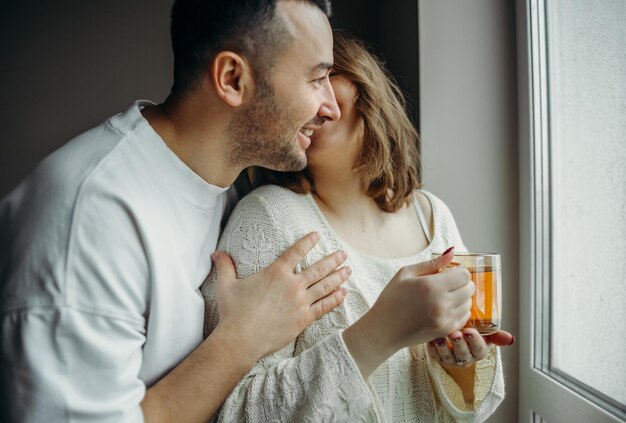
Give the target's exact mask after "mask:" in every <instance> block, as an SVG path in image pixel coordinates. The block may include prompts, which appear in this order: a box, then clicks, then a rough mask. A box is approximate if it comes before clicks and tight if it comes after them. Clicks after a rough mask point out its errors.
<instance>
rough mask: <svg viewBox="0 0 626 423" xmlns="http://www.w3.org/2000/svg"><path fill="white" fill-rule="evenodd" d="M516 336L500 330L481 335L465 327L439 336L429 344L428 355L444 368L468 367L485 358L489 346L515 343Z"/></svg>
mask: <svg viewBox="0 0 626 423" xmlns="http://www.w3.org/2000/svg"><path fill="white" fill-rule="evenodd" d="M514 342H515V337H514V336H513V335H511V334H510V333H508V332H505V331H502V330H501V331H498V332H496V333H493V334H491V335H485V336H481V335H480V333H478V331H477V330H476V329H472V328H465V329H463V330H461V331H454V332H452V333H451V334H450V335H448V336H447V337H446V338H438V339H435V340H434V341H430V342H429V343H428V345H427V350H428V355H430V358H431V359H432V360H433V361H438V362H439V363H441V365H442V366H444V368H449V367H468V366H470V365H472V364H474V363H475V362H477V361H480V360H482V359H484V358H485V357H486V356H487V353H488V352H489V347H490V346H491V345H492V344H493V345H497V346H499V347H503V346H509V345H513V343H514Z"/></svg>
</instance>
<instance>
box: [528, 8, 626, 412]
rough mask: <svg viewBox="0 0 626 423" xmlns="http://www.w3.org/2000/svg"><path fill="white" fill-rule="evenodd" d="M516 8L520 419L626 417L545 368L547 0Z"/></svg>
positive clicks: (547, 291) (547, 329)
mask: <svg viewBox="0 0 626 423" xmlns="http://www.w3.org/2000/svg"><path fill="white" fill-rule="evenodd" d="M551 1H554V0H551ZM557 1H558V0H557ZM516 8H517V10H516V13H517V35H518V41H517V47H518V77H519V87H518V88H519V90H518V92H519V129H520V132H519V135H520V138H519V140H520V145H519V148H520V149H519V153H520V162H519V165H520V335H521V336H520V341H521V342H520V373H519V383H520V389H519V421H520V422H534V421H546V422H547V423H559V422H567V423H577V422H580V423H587V422H601V423H604V422H610V423H617V422H622V421H624V420H623V419H624V417H622V416H620V411H619V410H616V409H614V408H613V409H611V407H610V406H607V405H606V404H604V403H602V401H595V400H593V396H592V395H585V394H584V393H583V394H581V393H579V392H577V391H580V390H579V389H578V388H577V387H576V384H575V383H571V382H569V381H568V380H567V379H566V378H562V377H559V376H558V375H556V374H554V373H551V372H549V371H548V365H549V358H550V357H549V352H550V349H549V347H550V315H549V310H550V308H549V306H550V291H551V287H550V279H551V275H552V270H551V268H550V265H551V256H550V251H551V246H550V242H551V239H550V237H551V233H552V228H551V222H550V219H551V216H552V213H551V209H550V199H551V196H550V194H551V193H550V189H551V184H550V166H549V163H550V162H549V154H550V150H549V146H550V143H549V141H550V138H549V137H550V128H549V120H548V104H549V103H548V90H547V87H548V85H547V83H548V79H547V78H548V73H547V62H546V58H547V55H546V48H547V44H546V37H545V34H546V31H545V7H544V0H516ZM625 383H626V382H625ZM618 416H619V417H618Z"/></svg>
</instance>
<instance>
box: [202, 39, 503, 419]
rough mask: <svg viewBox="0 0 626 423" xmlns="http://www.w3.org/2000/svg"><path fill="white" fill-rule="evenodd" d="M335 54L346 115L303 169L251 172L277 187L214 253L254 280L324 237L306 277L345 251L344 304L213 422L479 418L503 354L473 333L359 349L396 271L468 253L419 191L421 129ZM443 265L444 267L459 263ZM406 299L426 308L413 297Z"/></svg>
mask: <svg viewBox="0 0 626 423" xmlns="http://www.w3.org/2000/svg"><path fill="white" fill-rule="evenodd" d="M334 45H335V47H334V52H335V67H334V70H333V72H332V73H331V83H332V86H333V89H334V91H335V96H336V99H337V103H338V105H339V108H340V110H341V118H340V119H338V120H336V121H332V122H326V123H325V124H324V125H323V126H322V127H321V128H320V129H318V130H317V131H316V132H315V133H314V134H313V136H312V137H311V141H312V142H311V146H310V147H309V149H308V150H307V158H308V166H307V169H306V170H305V171H303V172H296V173H278V172H271V171H266V170H257V173H256V177H255V179H256V182H257V183H259V182H260V183H271V184H272V185H266V186H263V187H261V188H259V189H257V190H256V191H254V192H253V193H251V194H250V195H249V196H247V197H246V198H244V199H243V200H242V201H241V202H240V204H239V205H238V206H237V208H236V209H235V211H234V212H233V215H232V216H231V219H230V221H229V223H228V225H227V227H226V229H225V231H224V233H223V235H222V239H221V241H220V244H219V245H218V248H219V249H221V250H225V251H226V252H228V253H229V254H230V255H231V256H232V258H233V260H234V261H235V263H236V265H237V271H238V273H239V275H240V276H246V275H247V274H252V273H254V272H255V271H256V269H260V268H262V267H264V266H265V265H267V264H268V263H270V262H272V261H273V260H274V259H275V258H276V257H277V256H279V255H280V254H281V252H282V251H283V250H284V249H285V248H287V246H288V245H290V243H292V241H293V240H294V239H297V238H298V237H299V236H301V235H302V234H305V233H308V232H311V231H317V232H319V233H320V234H321V238H322V240H321V241H320V243H319V244H318V246H317V247H316V248H315V249H314V251H312V252H311V253H310V255H309V256H307V258H306V259H305V260H304V261H303V262H302V263H301V268H305V267H307V266H308V265H309V264H311V263H314V262H315V260H317V259H319V258H321V257H323V256H325V255H327V254H329V253H330V252H332V251H335V250H344V251H345V252H346V253H347V255H348V260H347V263H348V265H349V267H346V268H345V269H344V271H348V272H351V275H350V279H349V280H348V281H347V282H346V284H345V285H344V288H345V289H347V291H348V296H347V298H346V299H345V301H344V303H343V304H342V305H341V306H340V307H337V308H336V309H335V310H333V311H332V312H330V313H329V314H328V315H327V316H325V317H323V318H321V319H319V320H317V321H316V322H314V323H313V324H312V325H311V326H309V327H308V328H307V329H306V330H305V331H304V332H303V333H301V334H300V335H299V336H298V338H297V339H296V340H295V341H294V342H292V343H291V344H289V345H287V346H286V347H285V348H283V349H281V350H280V351H278V352H277V353H275V354H272V355H270V356H268V357H265V358H264V359H263V360H261V361H260V362H259V363H258V364H257V365H256V367H255V368H254V369H253V370H252V371H251V372H250V373H249V374H248V376H247V377H246V378H244V380H243V381H242V382H241V383H240V384H239V386H238V387H237V388H236V389H235V390H234V391H233V393H232V394H231V395H230V397H229V398H228V399H227V400H226V402H225V403H224V405H223V407H222V410H221V413H220V416H219V419H220V420H222V421H264V422H266V421H277V422H278V421H280V422H283V421H315V422H318V421H328V422H335V421H350V422H353V421H386V422H419V421H481V420H484V419H486V418H487V417H488V416H489V415H490V414H491V413H492V412H493V411H494V410H495V408H496V407H497V406H498V404H499V403H500V402H501V400H502V398H503V396H504V382H503V377H502V366H501V363H500V356H499V351H498V348H497V347H496V346H495V345H489V344H488V343H487V342H485V340H484V339H483V338H482V337H481V336H479V334H478V333H477V332H476V331H474V330H472V329H464V330H463V331H458V330H457V331H454V332H452V333H451V334H450V335H449V337H448V338H447V339H441V338H440V339H436V340H434V341H432V342H428V343H426V342H425V341H429V340H432V339H433V338H427V339H426V338H424V339H423V340H422V341H421V342H419V343H417V344H415V343H414V344H410V343H409V344H407V345H412V346H411V347H410V348H393V349H392V351H391V352H388V354H387V355H386V356H385V360H384V361H382V362H380V360H379V361H376V360H374V359H373V358H372V357H367V353H368V348H365V349H363V348H361V349H359V345H365V344H366V345H369V346H372V345H376V343H377V339H378V338H380V339H384V336H383V335H382V334H381V332H380V331H378V332H376V334H377V335H375V336H374V335H372V337H373V338H374V339H373V340H372V339H367V338H368V337H367V336H364V334H368V333H371V334H373V333H374V332H373V331H367V330H366V331H360V332H357V330H356V329H354V328H357V327H363V325H364V324H363V322H364V321H367V320H368V319H367V316H368V315H370V314H372V313H373V312H374V311H376V308H377V304H378V303H377V299H378V298H379V296H380V297H383V296H385V295H386V292H387V291H388V290H389V286H391V285H392V284H393V283H394V282H393V281H394V279H395V278H397V274H398V273H400V272H402V270H401V269H406V268H407V266H412V265H414V264H415V263H418V262H426V261H428V260H429V259H430V257H431V253H432V252H436V251H444V250H446V249H448V247H449V246H455V247H456V249H457V251H463V250H465V247H464V245H463V242H462V240H461V237H460V235H459V232H458V229H457V227H456V224H455V222H454V219H453V217H452V215H451V213H450V211H449V210H448V208H447V207H446V206H445V204H443V202H441V200H439V199H438V198H437V197H435V196H434V195H432V194H430V193H428V192H425V191H421V190H419V188H420V179H421V167H420V160H419V155H418V153H417V145H416V144H417V134H416V132H415V130H414V129H413V127H412V126H411V123H410V121H409V119H408V118H407V115H406V112H405V103H404V100H403V97H402V94H401V91H400V90H399V89H398V88H397V86H396V85H395V84H394V83H393V82H392V79H391V78H390V76H389V75H388V74H387V73H386V72H385V71H384V69H383V67H382V65H381V64H380V62H378V61H377V60H376V59H375V58H374V57H373V56H372V55H371V54H370V53H368V52H367V50H366V49H365V48H364V47H363V45H362V44H361V43H360V42H358V41H356V40H354V39H351V38H349V37H347V36H345V35H343V34H341V33H337V34H336V36H335V44H334ZM444 257H446V258H445V259H444V260H448V262H449V260H451V257H452V254H451V253H450V252H448V253H447V254H445V255H444ZM297 270H298V269H297ZM300 270H301V269H300ZM444 273H447V272H444ZM394 275H396V276H394ZM437 276H440V275H437ZM392 278H394V279H392ZM216 279H217V276H216V274H215V273H212V274H211V275H209V279H208V280H207V282H206V284H205V286H204V287H203V294H204V295H205V299H206V301H207V315H206V326H205V327H206V330H207V332H210V331H211V330H212V328H214V327H215V326H216V324H217V320H218V313H217V311H218V310H217V305H216V301H215V289H214V285H215V282H216ZM390 280H392V282H389V281H390ZM467 286H469V287H470V289H473V288H472V287H471V284H470V283H468V284H467ZM467 286H461V285H459V287H458V288H455V290H454V292H455V293H457V294H458V293H460V292H461V291H463V293H464V294H463V295H465V296H464V297H463V300H462V301H461V300H459V301H461V302H462V304H463V307H469V305H468V304H467V298H469V296H471V291H467ZM459 295H460V294H459ZM459 298H461V297H459ZM409 301H415V307H416V308H418V307H419V304H418V301H419V298H418V297H416V298H415V299H414V300H413V299H409ZM371 320H372V319H369V321H370V323H372V322H371ZM465 320H466V318H465ZM463 321H464V320H463ZM401 323H402V322H401V321H397V322H393V323H391V324H390V325H388V328H389V330H392V328H393V327H395V325H396V324H401ZM359 325H360V326H359ZM374 326H375V323H374ZM374 326H371V327H374ZM460 326H462V325H458V326H457V327H456V328H458V327H460ZM344 329H345V331H344ZM372 330H373V329H372ZM356 333H358V334H359V335H355V334H356ZM445 333H448V332H445ZM338 334H339V335H338ZM440 336H441V335H440ZM498 336H499V337H500V338H504V339H505V340H504V341H502V339H500V338H499V340H498V341H495V342H496V343H498V344H508V343H509V342H510V341H509V339H510V338H509V336H510V335H509V334H507V333H505V332H503V333H501V334H499V335H498ZM420 339H422V338H420ZM381 342H382V341H381Z"/></svg>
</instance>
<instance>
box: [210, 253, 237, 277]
mask: <svg viewBox="0 0 626 423" xmlns="http://www.w3.org/2000/svg"><path fill="white" fill-rule="evenodd" d="M211 258H212V259H213V262H214V263H215V271H216V272H217V281H218V283H219V282H220V281H232V280H233V279H236V278H237V274H236V273H235V264H234V263H233V260H232V259H231V258H230V256H229V255H228V254H226V253H222V252H221V251H216V252H214V253H213V254H212V255H211Z"/></svg>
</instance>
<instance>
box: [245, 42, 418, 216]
mask: <svg viewBox="0 0 626 423" xmlns="http://www.w3.org/2000/svg"><path fill="white" fill-rule="evenodd" d="M333 50H334V62H335V64H334V70H333V72H336V73H338V74H341V75H343V76H345V77H346V78H347V79H349V80H350V81H352V83H353V84H354V86H355V87H356V91H357V99H356V110H357V113H358V114H359V116H360V117H361V119H362V120H363V143H362V145H363V147H362V150H361V154H360V156H359V157H358V159H357V160H356V163H355V164H354V171H355V172H356V173H357V174H358V175H359V176H360V177H361V180H362V182H363V185H364V186H365V187H366V192H367V195H368V196H370V197H371V198H373V199H374V201H375V202H376V204H377V205H378V207H380V209H381V210H383V211H386V212H395V211H397V210H399V209H400V208H402V206H403V205H405V204H409V203H410V201H411V198H412V194H413V192H414V191H415V190H417V189H419V188H420V187H421V178H422V166H421V161H420V155H419V152H418V143H419V137H418V135H417V131H416V130H415V128H414V127H413V125H412V123H411V121H410V119H409V117H408V116H407V112H406V107H407V103H406V99H405V97H404V95H403V93H402V90H401V89H400V88H399V87H398V85H397V83H396V82H395V80H394V78H393V76H392V75H391V74H390V73H389V72H388V71H387V70H386V69H385V67H384V65H383V63H382V61H381V60H380V59H378V58H377V57H376V56H374V55H373V54H372V53H370V52H369V51H368V50H367V48H366V47H365V45H364V44H363V43H362V42H361V41H359V40H357V39H355V38H353V37H352V36H350V35H348V34H346V33H345V32H341V31H335V33H334V49H333ZM253 179H254V185H255V186H259V185H264V184H267V183H271V184H276V185H280V186H283V187H286V188H289V189H291V190H292V191H294V192H297V193H299V194H306V193H308V192H311V191H312V192H315V183H314V181H313V178H312V177H311V175H310V174H309V173H308V172H307V171H306V169H305V170H302V171H299V172H277V171H273V170H268V169H264V168H256V169H255V170H254V176H253Z"/></svg>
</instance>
